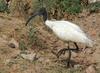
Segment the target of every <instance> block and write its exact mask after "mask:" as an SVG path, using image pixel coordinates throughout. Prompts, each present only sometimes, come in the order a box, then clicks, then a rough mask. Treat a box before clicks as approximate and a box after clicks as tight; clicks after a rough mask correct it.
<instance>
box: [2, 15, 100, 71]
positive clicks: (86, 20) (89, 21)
mask: <svg viewBox="0 0 100 73" xmlns="http://www.w3.org/2000/svg"><path fill="white" fill-rule="evenodd" d="M65 19H66V18H65ZM71 21H72V22H73V23H76V24H77V25H79V26H80V27H81V28H82V29H83V30H84V31H85V32H86V34H88V35H89V36H90V37H91V39H92V40H93V41H94V42H95V44H94V46H93V48H87V49H85V50H83V49H82V50H81V51H79V52H74V51H73V52H72V58H71V61H72V63H73V66H74V67H73V68H67V67H66V65H67V60H66V59H67V57H68V53H67V52H66V53H65V54H64V55H61V56H60V58H59V59H58V58H57V57H56V55H55V54H53V53H52V51H54V52H58V51H59V50H60V49H62V48H65V47H66V44H65V43H64V42H62V41H61V40H59V39H58V38H57V37H55V35H54V34H53V33H52V31H50V30H49V29H47V28H46V27H45V26H44V24H43V23H42V22H41V21H40V19H38V20H36V21H35V23H34V22H33V24H32V25H33V26H34V25H35V27H36V29H37V30H38V35H39V38H38V40H39V42H38V43H40V45H39V46H40V47H39V46H37V45H35V44H33V46H32V47H31V48H30V47H28V45H26V47H27V51H28V52H29V53H35V54H36V56H37V59H36V60H34V61H30V60H27V59H24V58H22V57H21V56H20V53H21V50H20V49H19V45H18V44H19V42H20V41H21V40H24V42H25V44H27V43H28V42H29V41H28V29H29V28H28V27H29V26H28V27H26V26H25V20H23V18H18V17H11V16H10V15H7V14H3V13H0V73H90V72H87V71H86V70H87V68H88V67H89V66H93V68H94V69H95V70H96V73H100V13H93V14H90V15H87V14H85V13H81V14H79V16H77V17H74V19H72V20H71ZM66 29H67V28H66ZM12 39H13V40H14V41H13V42H12V43H15V47H12V46H11V45H9V43H10V42H11V40H12ZM70 44H71V45H72V46H71V47H74V45H73V44H72V43H70ZM78 45H80V46H79V47H80V48H83V47H84V46H85V45H83V44H80V43H78Z"/></svg>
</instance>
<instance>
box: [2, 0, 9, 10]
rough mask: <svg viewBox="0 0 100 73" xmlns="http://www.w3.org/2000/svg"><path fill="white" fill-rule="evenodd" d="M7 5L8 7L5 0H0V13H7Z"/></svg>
mask: <svg viewBox="0 0 100 73" xmlns="http://www.w3.org/2000/svg"><path fill="white" fill-rule="evenodd" d="M7 9H8V8H7V5H6V3H5V1H4V0H0V12H5V11H7Z"/></svg>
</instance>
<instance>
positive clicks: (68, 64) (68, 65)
mask: <svg viewBox="0 0 100 73" xmlns="http://www.w3.org/2000/svg"><path fill="white" fill-rule="evenodd" d="M68 51H69V57H68V63H67V67H70V59H71V50H70V48H69V42H68Z"/></svg>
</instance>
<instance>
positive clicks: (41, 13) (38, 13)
mask: <svg viewBox="0 0 100 73" xmlns="http://www.w3.org/2000/svg"><path fill="white" fill-rule="evenodd" d="M37 15H39V16H43V20H44V22H45V21H46V20H47V11H46V8H45V7H42V8H40V9H39V10H38V11H36V12H35V13H33V15H32V16H31V17H30V18H29V19H28V20H27V22H26V25H27V24H28V23H29V21H30V20H31V19H32V18H34V17H35V16H37Z"/></svg>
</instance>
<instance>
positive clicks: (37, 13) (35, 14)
mask: <svg viewBox="0 0 100 73" xmlns="http://www.w3.org/2000/svg"><path fill="white" fill-rule="evenodd" d="M37 15H40V14H39V12H36V13H34V14H33V15H32V16H31V17H29V19H28V20H27V21H26V24H25V25H26V26H27V24H28V23H29V22H30V20H31V19H32V18H34V17H35V16H37Z"/></svg>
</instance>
